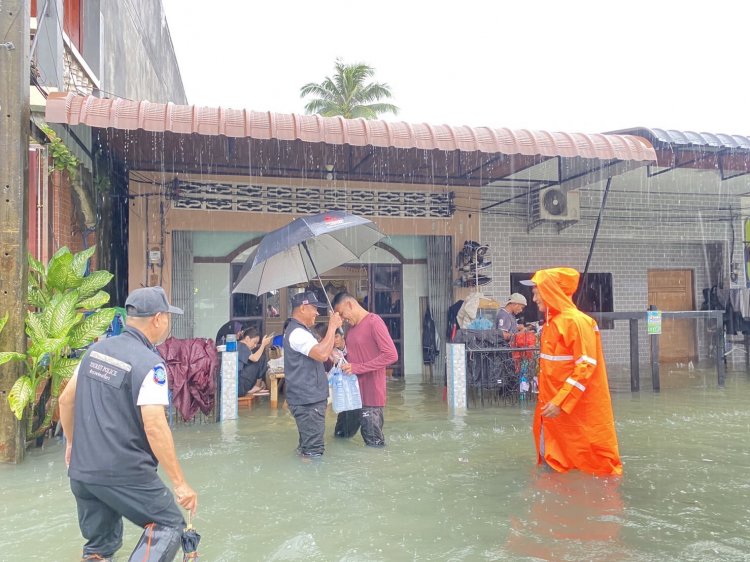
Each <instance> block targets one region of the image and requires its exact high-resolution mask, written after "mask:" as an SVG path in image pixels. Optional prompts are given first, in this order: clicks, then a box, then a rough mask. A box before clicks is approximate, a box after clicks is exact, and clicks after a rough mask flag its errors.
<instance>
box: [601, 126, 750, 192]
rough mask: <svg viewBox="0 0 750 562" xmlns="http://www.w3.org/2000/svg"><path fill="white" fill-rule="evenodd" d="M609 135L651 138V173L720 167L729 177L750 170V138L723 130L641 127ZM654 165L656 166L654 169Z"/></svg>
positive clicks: (724, 176) (720, 171)
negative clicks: (709, 131)
mask: <svg viewBox="0 0 750 562" xmlns="http://www.w3.org/2000/svg"><path fill="white" fill-rule="evenodd" d="M609 134H625V135H637V136H639V137H643V138H645V139H648V141H649V142H650V143H651V144H652V146H653V147H654V149H655V152H656V160H657V161H656V164H655V165H653V166H650V167H649V168H650V170H649V174H650V175H657V174H662V173H666V172H668V171H670V170H674V169H676V168H693V169H699V170H718V171H719V174H720V177H721V179H723V180H727V179H732V178H736V177H739V176H743V175H746V174H748V173H750V137H746V136H744V135H727V134H722V133H705V132H704V133H697V132H695V131H677V130H674V129H655V128H646V127H638V128H633V129H626V130H623V131H615V132H614V133H609ZM651 168H655V169H656V170H655V171H654V170H653V169H651Z"/></svg>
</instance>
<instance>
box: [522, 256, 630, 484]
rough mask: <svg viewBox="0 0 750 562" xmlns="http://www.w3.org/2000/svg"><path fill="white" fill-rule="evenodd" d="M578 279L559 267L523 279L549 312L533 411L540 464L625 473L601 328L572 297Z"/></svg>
mask: <svg viewBox="0 0 750 562" xmlns="http://www.w3.org/2000/svg"><path fill="white" fill-rule="evenodd" d="M579 277H580V274H579V273H578V272H577V271H576V270H575V269H571V268H569V267H558V268H553V269H542V270H540V271H537V272H536V273H535V274H534V276H533V277H532V278H531V281H527V282H525V284H529V285H531V286H532V287H534V289H533V291H534V302H535V303H536V304H537V306H538V307H539V311H540V312H541V313H542V314H544V316H545V322H544V328H543V329H542V336H541V342H540V353H539V399H538V402H537V407H536V412H535V413H534V440H535V441H536V450H537V462H538V463H539V464H541V463H542V461H544V462H545V463H546V464H547V465H549V466H550V467H551V468H552V469H554V470H556V471H557V472H567V471H568V470H570V469H578V470H581V471H583V472H587V473H589V474H596V475H607V474H622V462H621V461H620V454H619V452H618V448H617V435H616V434H615V421H614V417H613V415H612V402H611V399H610V396H609V386H608V381H607V368H606V366H605V365H604V353H603V352H602V343H601V337H600V336H599V328H598V326H597V325H596V322H595V321H594V320H593V319H592V318H591V317H589V316H587V315H586V314H584V313H583V312H581V311H580V310H578V308H576V306H575V304H573V300H572V298H571V297H572V296H573V293H575V291H576V289H577V288H578V280H579Z"/></svg>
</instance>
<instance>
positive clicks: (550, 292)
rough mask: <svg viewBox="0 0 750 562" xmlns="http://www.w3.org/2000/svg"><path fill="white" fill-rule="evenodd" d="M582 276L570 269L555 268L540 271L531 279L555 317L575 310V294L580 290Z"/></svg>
mask: <svg viewBox="0 0 750 562" xmlns="http://www.w3.org/2000/svg"><path fill="white" fill-rule="evenodd" d="M580 277H581V274H580V273H578V272H577V271H576V270H575V269H573V268H570V267H553V268H550V269H540V270H539V271H537V272H536V273H535V274H534V276H533V277H532V278H531V281H532V283H534V285H536V288H537V290H538V291H539V294H540V295H541V297H542V300H543V301H544V304H546V305H547V308H549V309H550V312H551V313H552V314H553V315H554V314H556V313H559V312H563V311H565V310H568V309H569V308H575V307H576V306H575V304H573V299H572V297H573V293H575V292H576V289H577V288H578V280H579V279H580Z"/></svg>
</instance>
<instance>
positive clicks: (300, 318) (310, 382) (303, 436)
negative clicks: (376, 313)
mask: <svg viewBox="0 0 750 562" xmlns="http://www.w3.org/2000/svg"><path fill="white" fill-rule="evenodd" d="M325 306H326V305H325V304H323V303H322V302H320V301H319V300H318V298H317V297H316V296H315V293H313V292H311V291H309V292H305V293H299V294H297V295H294V296H293V297H292V317H291V318H290V319H289V324H288V325H287V327H286V330H284V375H285V377H286V386H287V389H286V401H287V404H289V411H290V412H291V413H292V415H293V416H294V421H295V422H296V423H297V431H298V433H299V443H298V446H297V453H298V454H300V455H302V456H303V457H320V456H322V455H323V451H324V449H325V446H324V443H323V437H324V435H325V429H326V426H325V421H326V407H327V406H328V377H327V376H326V372H325V369H324V368H323V362H324V361H326V360H327V359H328V358H329V357H330V356H331V352H332V351H333V342H334V340H335V337H336V330H337V329H338V328H340V327H341V323H342V321H341V316H340V315H339V314H338V312H332V313H331V316H330V318H329V319H328V329H327V330H326V333H325V335H324V336H323V338H322V339H321V340H320V341H318V339H317V338H316V337H315V335H314V334H313V332H312V331H311V328H312V327H313V326H314V325H315V319H316V318H317V317H318V309H320V308H325Z"/></svg>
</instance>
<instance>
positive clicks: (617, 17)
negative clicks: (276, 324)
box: [162, 0, 750, 135]
mask: <svg viewBox="0 0 750 562" xmlns="http://www.w3.org/2000/svg"><path fill="white" fill-rule="evenodd" d="M162 1H163V4H164V9H165V12H166V17H167V21H168V24H169V28H170V31H171V34H172V40H173V42H174V46H175V50H176V52H177V60H178V62H179V65H180V69H181V72H182V79H183V82H184V84H185V89H186V91H187V96H188V100H189V102H190V103H193V104H198V105H208V106H224V107H232V108H245V109H252V110H256V111H275V112H280V113H304V103H303V101H302V100H301V98H300V97H299V89H300V87H301V86H302V85H304V84H306V83H308V82H320V81H322V80H323V78H324V77H325V76H327V75H331V74H332V73H333V64H334V61H335V59H336V58H337V57H340V58H342V59H343V60H344V61H345V62H348V63H353V62H364V63H367V64H369V65H370V66H373V67H374V68H375V69H376V76H375V79H376V80H377V81H380V82H386V83H387V84H388V85H389V86H390V87H391V89H392V92H393V99H392V102H393V103H395V104H396V105H398V106H399V107H400V108H401V112H400V113H399V115H398V116H397V117H392V116H388V115H384V116H383V118H384V119H388V120H399V121H406V122H410V123H420V122H426V123H430V124H444V123H445V124H449V125H471V126H490V127H509V128H512V129H522V128H527V129H543V130H550V131H569V132H585V133H592V132H601V131H610V130H617V129H623V128H630V127H637V126H646V127H656V128H665V129H669V128H672V129H680V130H692V131H699V132H704V131H705V132H713V133H735V134H744V135H750V110H749V109H748V103H749V101H750V100H749V96H748V92H750V89H748V88H747V86H748V82H750V79H749V78H748V76H750V68H749V66H750V57H749V56H748V55H749V53H748V45H750V41H748V39H747V36H748V25H749V24H750V2H745V1H742V0H737V1H727V2H706V1H704V2H700V3H696V2H686V1H673V0H648V1H641V0H628V1H621V0H599V1H592V2H584V1H577V0H572V1H568V2H566V1H562V0H559V1H551V0H549V1H539V2H532V1H526V0H520V1H499V0H485V1H481V2H479V1H477V2H475V1H472V0H452V1H450V2H446V1H442V0H440V1H431V2H422V1H417V0H398V1H392V0H370V1H369V2H363V1H357V0H322V1H319V2H309V1H307V2H301V1H284V0H255V1H248V0H210V1H209V2H205V0H200V1H199V0H162Z"/></svg>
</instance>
